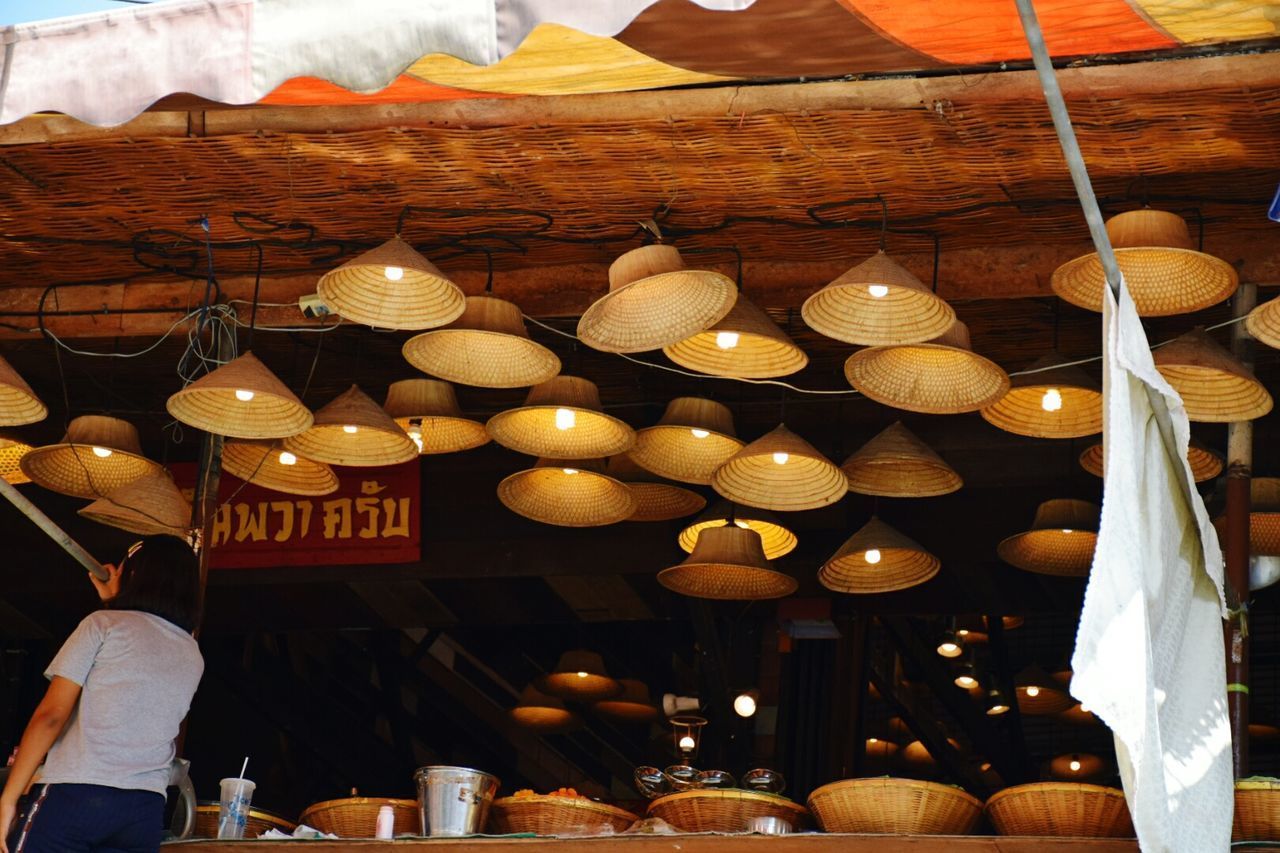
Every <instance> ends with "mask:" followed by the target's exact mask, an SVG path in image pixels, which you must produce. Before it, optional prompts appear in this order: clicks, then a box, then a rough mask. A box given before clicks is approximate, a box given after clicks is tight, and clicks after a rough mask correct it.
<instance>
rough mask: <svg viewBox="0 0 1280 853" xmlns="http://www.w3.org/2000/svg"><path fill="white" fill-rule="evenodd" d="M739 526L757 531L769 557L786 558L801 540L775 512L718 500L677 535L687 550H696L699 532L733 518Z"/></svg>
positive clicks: (773, 558) (770, 558)
mask: <svg viewBox="0 0 1280 853" xmlns="http://www.w3.org/2000/svg"><path fill="white" fill-rule="evenodd" d="M731 520H732V522H733V523H734V524H736V525H737V526H738V527H743V528H746V529H747V530H754V531H755V532H756V533H757V534H759V536H760V543H761V545H762V546H763V547H764V556H765V558H766V559H769V560H776V559H778V558H779V557H784V556H786V555H787V554H790V553H791V552H792V551H794V550H795V548H796V545H797V544H799V540H798V539H797V538H796V535H795V534H794V533H792V532H791V531H790V530H788V529H787V528H786V527H785V526H784V525H783V524H782V522H781V521H780V520H779V519H778V517H777V516H775V515H774V514H773V513H771V512H769V511H768V510H765V509H759V508H757V507H746V506H744V507H735V506H734V505H733V504H731V503H729V502H728V501H717V502H716V503H715V504H714V505H712V507H711V508H710V509H708V510H707V511H706V512H704V513H703V514H702V515H700V516H698V518H697V519H696V520H695V521H694V522H693V524H690V525H689V526H688V527H686V528H684V529H683V530H681V531H680V536H679V537H678V538H677V540H676V541H677V542H678V543H679V545H680V547H681V549H683V550H684V551H685V553H692V552H693V549H694V546H695V545H697V543H698V534H699V533H701V532H702V531H703V530H705V529H706V528H708V527H723V526H724V525H725V524H726V523H728V522H729V521H731Z"/></svg>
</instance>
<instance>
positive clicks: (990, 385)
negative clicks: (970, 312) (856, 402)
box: [844, 320, 1009, 415]
mask: <svg viewBox="0 0 1280 853" xmlns="http://www.w3.org/2000/svg"><path fill="white" fill-rule="evenodd" d="M844 376H845V378H846V379H848V380H849V384H850V385H852V386H853V387H854V388H856V389H858V390H859V391H861V392H862V393H863V394H865V395H866V396H867V397H870V398H871V399H872V400H875V401H876V402H877V403H883V404H884V405H886V406H893V407H894V408H895V409H906V410H908V411H911V412H925V413H927V414H933V415H955V414H959V413H961V412H976V411H977V410H978V409H981V408H983V407H985V406H990V405H992V404H993V403H996V402H998V401H999V400H1000V398H1001V397H1003V396H1004V395H1005V392H1006V391H1008V390H1009V376H1008V374H1006V373H1005V372H1004V370H1003V369H1001V367H1000V366H999V365H998V364H996V363H995V362H993V361H990V360H989V359H986V358H983V357H982V356H980V355H978V354H977V353H975V352H973V351H972V350H971V349H970V348H969V328H968V327H967V326H966V325H965V324H964V323H962V322H960V321H959V320H956V321H955V323H954V324H952V326H951V328H950V329H948V330H947V331H946V332H945V333H944V334H943V335H942V336H941V337H938V338H934V339H933V340H931V341H929V342H927V343H922V344H896V345H893V346H880V347H867V348H866V349H863V350H858V351H857V352H855V353H854V354H853V355H851V356H849V358H848V360H847V361H845V363H844Z"/></svg>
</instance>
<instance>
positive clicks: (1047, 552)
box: [996, 498, 1102, 577]
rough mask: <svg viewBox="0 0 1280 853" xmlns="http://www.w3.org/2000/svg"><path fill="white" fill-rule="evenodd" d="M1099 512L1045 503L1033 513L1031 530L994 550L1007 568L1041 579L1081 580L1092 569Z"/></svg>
mask: <svg viewBox="0 0 1280 853" xmlns="http://www.w3.org/2000/svg"><path fill="white" fill-rule="evenodd" d="M1101 513H1102V510H1101V509H1099V508H1098V505H1097V504H1094V503H1090V502H1089V501H1078V500H1072V499H1070V498H1058V499H1055V500H1048V501H1045V502H1044V503H1042V504H1040V506H1039V508H1037V509H1036V518H1035V521H1034V522H1032V524H1031V529H1030V530H1026V531H1023V532H1022V533H1015V534H1014V535H1013V536H1010V537H1009V538H1008V539H1005V540H1004V541H1003V542H1001V543H1000V544H999V545H998V546H996V553H997V554H999V555H1000V559H1002V560H1004V561H1005V562H1006V563H1008V564H1009V565H1011V566H1017V567H1018V568H1019V569H1023V570H1024V571H1028V572H1036V573H1038V574H1042V575H1062V576H1066V577H1083V576H1085V575H1087V574H1089V568H1090V567H1091V566H1092V565H1093V549H1094V546H1096V545H1097V543H1098V520H1099V518H1100V516H1101Z"/></svg>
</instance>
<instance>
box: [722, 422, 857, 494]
mask: <svg viewBox="0 0 1280 853" xmlns="http://www.w3.org/2000/svg"><path fill="white" fill-rule="evenodd" d="M711 485H712V487H713V488H714V489H715V490H716V491H717V492H719V493H720V494H721V495H722V496H724V497H726V498H728V499H729V500H731V501H734V502H735V503H740V504H746V505H747V506H755V507H760V508H761V509H772V510H778V511H795V510H802V509H817V508H819V507H824V506H828V505H829V504H833V503H835V502H836V501H838V500H840V499H841V498H843V497H844V496H845V494H846V493H847V492H848V491H849V481H848V479H847V478H846V477H845V475H844V472H843V471H841V470H840V469H839V468H837V467H836V466H835V465H833V464H832V463H831V462H830V461H828V460H827V458H826V457H824V456H823V455H822V454H821V453H819V452H818V451H817V450H815V449H814V447H813V445H811V444H809V442H807V441H805V440H804V439H803V438H801V437H800V436H798V435H796V434H795V433H793V432H792V431H791V430H789V429H787V427H786V425H785V424H780V425H778V426H777V427H775V428H774V429H773V431H772V432H769V433H767V434H766V435H764V436H763V437H762V438H758V439H756V440H755V441H753V442H751V443H750V444H748V445H747V446H746V447H744V448H742V449H741V450H739V451H738V452H737V453H735V454H734V455H733V457H732V458H731V459H729V461H728V462H726V463H724V465H722V466H721V467H720V468H719V469H718V470H717V471H716V472H715V474H714V475H713V476H712V478H711Z"/></svg>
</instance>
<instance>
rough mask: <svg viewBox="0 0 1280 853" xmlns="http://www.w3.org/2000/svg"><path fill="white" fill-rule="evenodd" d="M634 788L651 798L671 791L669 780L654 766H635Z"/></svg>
mask: <svg viewBox="0 0 1280 853" xmlns="http://www.w3.org/2000/svg"><path fill="white" fill-rule="evenodd" d="M635 780H636V790H638V791H639V792H640V793H641V794H643V795H644V796H646V797H648V798H649V799H651V800H655V799H657V798H658V797H661V796H662V795H663V794H669V793H670V792H671V780H669V779H668V778H667V777H666V776H665V775H664V774H663V772H662V771H661V770H659V769H658V768H656V767H637V768H636V773H635Z"/></svg>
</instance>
